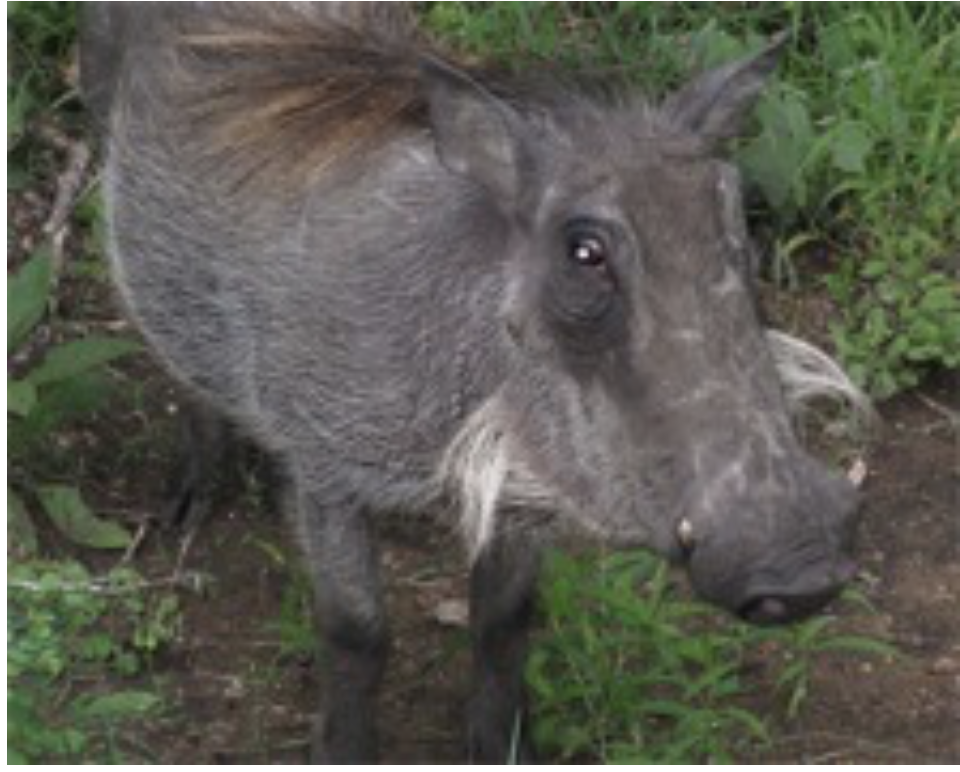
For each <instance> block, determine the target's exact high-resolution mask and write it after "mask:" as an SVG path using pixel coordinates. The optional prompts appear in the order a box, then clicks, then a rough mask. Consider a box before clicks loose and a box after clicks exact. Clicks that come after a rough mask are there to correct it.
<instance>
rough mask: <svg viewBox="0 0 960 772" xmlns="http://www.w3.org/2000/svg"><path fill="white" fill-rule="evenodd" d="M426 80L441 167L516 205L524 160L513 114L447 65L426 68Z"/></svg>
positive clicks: (490, 95)
mask: <svg viewBox="0 0 960 772" xmlns="http://www.w3.org/2000/svg"><path fill="white" fill-rule="evenodd" d="M422 77H423V82H424V86H425V88H426V93H427V99H428V101H429V107H430V122H431V125H432V127H433V132H434V138H435V141H436V144H437V155H438V156H439V157H440V161H441V162H442V163H443V165H444V166H445V167H447V169H449V170H450V171H451V172H453V173H454V174H460V175H463V176H467V177H470V178H472V179H474V180H476V181H477V182H479V183H480V184H482V185H483V186H484V187H486V188H487V189H488V190H489V191H490V192H491V193H492V194H493V195H494V196H495V197H496V198H498V199H499V200H501V201H502V202H504V203H513V202H514V201H515V200H516V198H517V195H518V193H519V188H520V155H521V153H520V139H519V132H518V131H517V130H516V127H517V126H518V124H519V119H518V118H517V116H516V115H515V113H514V112H513V110H512V109H511V108H510V107H509V106H508V105H506V104H505V103H504V102H502V101H501V100H499V99H497V98H496V97H495V96H493V95H492V94H491V93H490V92H488V91H487V90H486V89H485V88H483V86H482V85H480V84H479V83H477V82H475V81H474V80H473V79H472V78H470V76H469V75H467V74H466V73H464V72H461V71H459V70H456V69H454V68H452V67H448V66H446V65H444V64H442V63H439V62H432V61H431V62H427V63H426V64H424V65H423V67H422Z"/></svg>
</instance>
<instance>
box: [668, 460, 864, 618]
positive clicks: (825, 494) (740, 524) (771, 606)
mask: <svg viewBox="0 0 960 772" xmlns="http://www.w3.org/2000/svg"><path fill="white" fill-rule="evenodd" d="M802 466H803V470H802V472H800V473H798V474H797V475H796V476H795V478H793V479H791V480H790V484H789V485H787V486H786V491H785V492H782V493H781V494H780V495H779V496H773V495H763V494H762V492H761V493H760V495H758V496H757V497H756V498H755V499H754V500H751V498H750V497H749V496H746V497H744V498H743V499H741V500H739V501H737V500H734V501H732V502H726V503H723V504H718V505H717V508H715V509H712V510H710V509H709V504H708V505H707V507H708V511H707V512H706V513H701V514H700V517H699V524H697V523H698V520H697V519H695V516H694V515H691V517H689V518H684V519H683V520H682V521H681V523H680V526H679V527H678V534H677V536H678V540H679V541H680V543H681V547H682V550H683V552H684V554H685V556H686V559H687V562H688V568H689V572H690V576H691V579H692V581H693V584H694V586H695V587H696V589H697V591H698V593H699V594H700V595H702V596H703V597H704V598H706V599H708V600H710V601H712V602H714V603H716V604H718V605H720V606H722V607H724V608H726V609H728V610H730V611H732V612H733V613H735V614H736V615H738V616H740V617H741V618H743V619H745V620H747V621H749V622H753V623H758V624H779V623H784V622H791V621H795V620H798V619H802V618H804V617H807V616H809V615H810V614H813V613H814V612H816V611H818V610H820V609H821V608H823V606H825V605H826V604H827V603H829V602H830V601H831V600H832V599H833V598H835V597H836V596H837V595H838V594H839V592H840V591H841V590H842V589H843V587H844V586H845V585H846V584H847V583H848V582H849V581H850V580H851V579H852V578H853V576H854V573H855V571H856V566H855V564H854V562H853V561H852V560H851V559H850V557H849V556H848V550H849V548H850V541H851V535H852V532H853V526H854V522H855V519H856V512H857V508H858V495H857V491H856V489H855V488H854V487H853V486H852V485H851V484H850V483H849V482H847V481H846V480H844V479H841V478H838V477H836V476H834V475H832V474H831V473H829V472H828V471H826V470H825V469H822V468H821V467H820V466H819V465H817V464H816V463H815V462H812V461H809V460H806V461H805V462H804V463H803V464H802ZM758 487H762V486H758Z"/></svg>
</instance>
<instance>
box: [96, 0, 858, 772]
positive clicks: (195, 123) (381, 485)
mask: <svg viewBox="0 0 960 772" xmlns="http://www.w3.org/2000/svg"><path fill="white" fill-rule="evenodd" d="M88 5H89V6H91V7H90V9H89V10H88V17H87V21H86V31H85V40H84V43H83V50H82V54H81V56H82V78H83V83H84V87H85V90H86V93H87V94H88V99H89V103H90V105H91V107H92V110H93V112H94V114H95V115H96V116H97V117H98V120H99V122H100V123H101V124H102V125H103V127H104V131H105V135H106V171H105V176H104V188H105V194H106V200H107V212H108V222H109V252H110V257H111V260H112V265H113V271H114V275H115V277H116V283H117V285H118V286H119V288H120V290H121V292H122V295H123V298H124V299H125V301H126V303H127V305H128V306H129V310H130V313H131V314H132V317H133V318H134V319H135V320H136V322H137V324H138V325H139V327H140V329H141V330H142V332H143V334H144V336H145V337H146V339H147V340H148V342H149V343H150V345H151V346H152V348H153V350H154V351H155V352H156V354H157V356H158V357H159V359H160V360H161V361H162V362H163V364H164V365H166V367H167V368H168V369H169V371H170V372H171V373H172V374H173V375H174V376H175V377H176V378H177V379H179V381H181V382H182V383H183V384H185V385H186V386H187V387H188V388H189V390H190V391H192V393H193V394H194V395H195V397H196V398H197V400H198V401H199V402H200V403H202V404H203V405H205V406H206V408H208V409H210V410H212V411H214V412H215V413H216V414H217V415H219V416H220V417H222V418H224V419H226V420H227V421H228V422H230V423H231V424H233V425H235V426H236V427H239V429H240V430H241V431H242V432H243V433H245V434H246V435H247V436H248V437H250V438H252V439H253V440H254V441H255V442H256V443H258V444H259V445H260V446H262V448H264V449H265V450H266V451H267V452H268V454H269V455H271V456H272V457H273V458H275V459H276V460H277V463H278V464H279V466H280V468H281V469H282V471H283V473H284V475H285V477H286V478H287V479H288V481H289V488H290V501H291V504H292V506H291V509H292V517H293V520H294V522H295V523H296V527H297V531H298V533H299V538H300V541H301V543H302V545H303V549H304V551H305V554H306V558H307V561H308V564H309V567H310V570H311V571H312V575H313V580H314V583H315V591H316V603H317V608H318V618H319V620H320V622H321V628H322V634H323V638H324V643H325V645H326V651H327V655H326V656H325V657H324V658H323V665H322V668H323V677H324V684H325V690H326V694H327V697H326V698H324V699H323V700H322V701H321V709H320V717H319V718H318V721H317V724H316V731H315V740H314V754H315V757H316V758H317V759H319V760H326V761H344V760H350V761H363V760H367V759H370V758H373V757H374V756H375V754H376V746H377V740H376V730H375V705H374V702H375V699H376V692H377V686H378V683H379V681H380V677H381V673H382V671H383V667H384V663H385V657H386V652H387V648H388V632H387V626H386V624H385V621H384V615H383V612H382V600H381V591H380V586H379V579H378V560H377V554H376V547H375V543H374V538H373V531H374V530H375V526H376V522H377V521H378V520H379V519H381V518H382V517H384V516H387V515H392V516H403V514H404V513H412V512H436V513H437V515H438V516H439V517H443V516H450V513H456V514H455V515H453V517H454V519H455V520H456V521H457V522H458V524H459V529H460V531H461V532H462V534H463V537H464V543H465V545H466V552H467V554H468V555H469V559H470V562H471V590H470V603H471V630H472V641H473V648H474V654H475V672H474V678H475V693H474V697H473V699H472V700H471V703H470V706H469V710H468V718H469V742H470V752H471V754H472V757H473V758H475V759H479V760H500V761H502V760H504V759H505V758H506V756H507V754H508V749H509V748H510V747H511V742H512V740H513V739H515V738H512V737H511V735H512V730H513V727H514V726H515V719H516V716H517V715H518V711H522V710H523V703H524V698H523V688H522V667H523V659H524V648H525V643H524V642H525V638H526V632H525V631H526V628H527V625H528V621H529V619H530V612H531V606H532V596H533V588H534V584H535V579H536V575H537V563H538V554H539V553H540V552H541V548H542V545H543V544H545V543H546V542H548V541H549V540H550V539H551V538H552V534H557V533H562V532H564V531H567V532H572V533H581V534H583V533H585V534H589V535H590V536H593V537H595V538H596V539H597V540H600V541H602V542H604V543H607V544H609V545H613V546H617V547H631V546H645V547H649V548H651V549H654V550H656V551H658V552H659V553H661V554H663V555H665V556H668V557H670V558H672V559H674V560H677V561H680V562H683V563H684V564H685V565H686V566H687V567H688V569H689V573H690V575H691V577H692V582H693V585H694V586H695V588H696V590H697V591H698V592H699V593H700V594H701V595H702V596H704V597H705V598H707V599H709V600H711V601H713V602H715V603H717V604H719V605H721V606H723V607H726V608H728V609H730V610H732V611H733V612H735V613H736V614H739V615H742V616H743V617H745V618H747V619H750V620H754V621H758V622H781V621H786V620H790V619H794V618H797V617H799V616H802V615H805V614H808V613H810V612H812V611H814V610H815V609H817V608H819V607H820V606H822V604H824V603H825V602H826V601H827V600H828V599H830V598H831V597H832V596H834V595H835V594H836V593H837V591H838V589H839V588H840V587H841V586H842V585H843V584H844V583H845V582H846V581H847V580H848V579H849V578H850V576H851V573H852V570H853V569H852V566H851V562H850V560H849V559H848V557H847V556H846V552H847V548H848V540H849V535H850V530H851V527H850V524H851V521H852V517H851V515H852V512H853V511H854V509H855V494H854V491H853V489H852V487H851V486H850V485H849V484H848V483H847V482H846V481H845V480H843V479H841V478H838V477H835V476H834V475H833V474H831V473H830V472H828V471H827V470H826V469H825V468H824V467H823V466H822V465H821V464H820V463H818V462H817V461H815V460H814V459H813V458H811V457H810V456H809V455H808V454H807V453H806V452H805V451H804V450H803V449H802V448H801V447H800V444H799V443H798V440H797V438H796V437H795V434H794V431H793V428H792V425H791V418H790V407H791V405H790V395H791V394H792V393H793V392H794V391H799V392H805V391H807V390H808V389H809V388H810V387H813V388H814V390H816V391H819V390H823V389H826V390H828V391H840V392H844V391H846V392H848V393H849V394H853V391H852V387H850V385H849V382H848V381H846V379H845V378H844V377H843V375H842V373H840V372H839V371H838V370H837V369H836V367H835V366H834V365H833V363H832V362H831V361H830V360H829V359H828V358H827V357H826V356H825V355H823V354H820V353H819V352H817V351H816V350H815V349H812V348H811V347H809V346H807V345H806V344H803V343H801V342H800V341H797V340H795V339H793V338H790V337H788V336H785V335H782V334H778V333H768V332H765V331H764V329H763V328H762V326H761V324H760V322H759V321H758V317H757V314H756V312H755V309H754V303H753V300H752V296H751V290H750V276H749V273H750V266H749V264H750V260H749V254H748V245H747V233H746V229H745V223H744V217H743V213H742V211H741V198H740V188H741V185H740V182H739V180H738V177H737V172H736V170H735V169H734V167H733V166H731V165H730V164H729V163H725V162H723V161H722V160H719V158H718V157H717V156H716V152H717V150H718V148H719V146H720V145H721V144H722V143H723V141H724V140H726V139H728V138H730V137H732V136H733V135H735V134H736V133H737V131H738V129H739V127H740V124H741V122H742V120H743V118H744V116H745V115H746V114H747V113H748V112H749V109H750V108H751V106H752V105H753V103H754V102H755V100H756V99H757V97H758V95H759V93H760V91H761V89H762V86H763V83H764V81H765V79H766V78H767V76H768V75H769V74H770V72H771V71H772V70H773V68H774V66H775V61H776V59H777V51H778V48H779V47H780V45H779V44H778V43H773V44H771V45H770V46H768V47H767V48H765V49H764V50H762V51H760V52H759V53H758V54H757V55H755V56H753V57H752V58H749V59H746V60H745V61H740V62H736V63H734V64H730V65H727V66H724V67H722V68H720V69H716V70H713V71H711V72H707V73H706V74H704V75H701V76H700V77H698V78H696V79H694V80H693V81H692V82H690V83H689V84H688V85H686V86H685V87H683V88H682V89H680V90H679V91H677V92H676V93H673V94H672V95H671V96H669V97H668V98H667V99H666V100H665V101H663V102H661V103H660V104H651V103H650V102H647V101H644V100H643V99H641V98H639V97H636V96H630V95H625V94H623V93H618V94H616V95H611V94H606V95H591V94H590V93H585V91H588V90H586V89H582V88H578V87H575V86H572V85H569V84H567V83H564V82H560V81H559V80H558V79H556V78H550V77H546V76H536V77H528V78H516V77H509V76H506V75H504V74H502V73H496V72H493V71H489V72H488V71H483V70H481V69H480V68H479V67H468V66H464V65H461V64H457V63H456V62H455V61H454V60H453V59H451V58H450V57H447V56H444V55H442V54H441V53H439V52H438V50H437V48H435V47H433V46H431V45H430V44H429V43H428V42H427V41H426V40H425V39H424V38H423V36H422V35H421V34H420V33H418V32H417V31H416V30H415V28H414V26H413V24H412V22H411V20H410V15H409V12H408V11H405V10H403V9H402V8H399V7H397V6H396V4H391V5H390V6H389V7H380V6H378V5H376V4H350V3H331V4H324V3H317V4H314V3H269V4H268V3H178V4H173V3H102V4H100V3H94V4H88ZM606 90H609V89H606ZM785 386H786V388H785ZM218 434H219V431H218V430H217V428H216V423H214V422H212V421H211V420H209V419H207V420H205V421H204V422H203V423H202V425H200V426H199V428H198V429H197V431H196V432H195V445H196V447H195V452H194V455H193V460H192V461H191V462H190V463H189V464H187V466H186V470H187V473H188V475H187V478H186V480H187V482H186V485H185V487H184V489H183V491H182V493H183V496H184V501H186V502H187V503H192V504H195V503H196V501H197V500H199V497H200V494H199V491H200V490H201V488H202V485H203V479H204V477H205V476H206V475H207V474H208V472H210V470H211V468H212V467H215V466H216V465H217V464H218V463H219V461H218V460H217V459H218V456H217V455H216V453H215V452H214V445H215V443H213V442H212V440H213V439H214V438H216V436H217V435H218ZM191 496H192V497H193V499H191V498H190V497H191Z"/></svg>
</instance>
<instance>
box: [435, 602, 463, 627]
mask: <svg viewBox="0 0 960 772" xmlns="http://www.w3.org/2000/svg"><path fill="white" fill-rule="evenodd" d="M433 618H434V619H436V620H437V622H439V623H440V624H441V625H443V626H444V627H466V626H467V624H468V622H469V619H470V609H469V607H468V605H467V602H466V600H464V599H463V598H450V599H448V600H442V601H440V602H439V603H438V604H437V605H436V607H435V608H434V609H433Z"/></svg>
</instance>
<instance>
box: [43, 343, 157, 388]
mask: <svg viewBox="0 0 960 772" xmlns="http://www.w3.org/2000/svg"><path fill="white" fill-rule="evenodd" d="M139 349H140V347H139V346H138V345H137V344H136V343H135V342H134V341H132V340H125V339H123V338H105V337H102V336H92V337H89V338H82V339H81V340H75V341H71V342H69V343H64V344H62V345H60V346H57V347H56V348H55V349H53V350H52V351H50V352H49V353H48V354H47V356H46V358H45V359H44V360H43V362H42V363H41V364H40V365H38V366H37V367H36V368H35V369H34V370H33V371H32V372H31V373H30V375H29V376H28V377H29V380H30V382H31V383H32V384H33V385H34V386H43V385H46V384H50V383H58V382H60V381H67V380H70V379H71V378H75V377H76V376H78V375H81V374H83V373H86V372H88V371H89V370H93V369H95V368H97V367H102V366H103V365H106V364H108V363H110V362H112V361H114V360H115V359H119V358H120V357H123V356H126V355H127V354H130V353H132V352H134V351H138V350H139Z"/></svg>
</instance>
